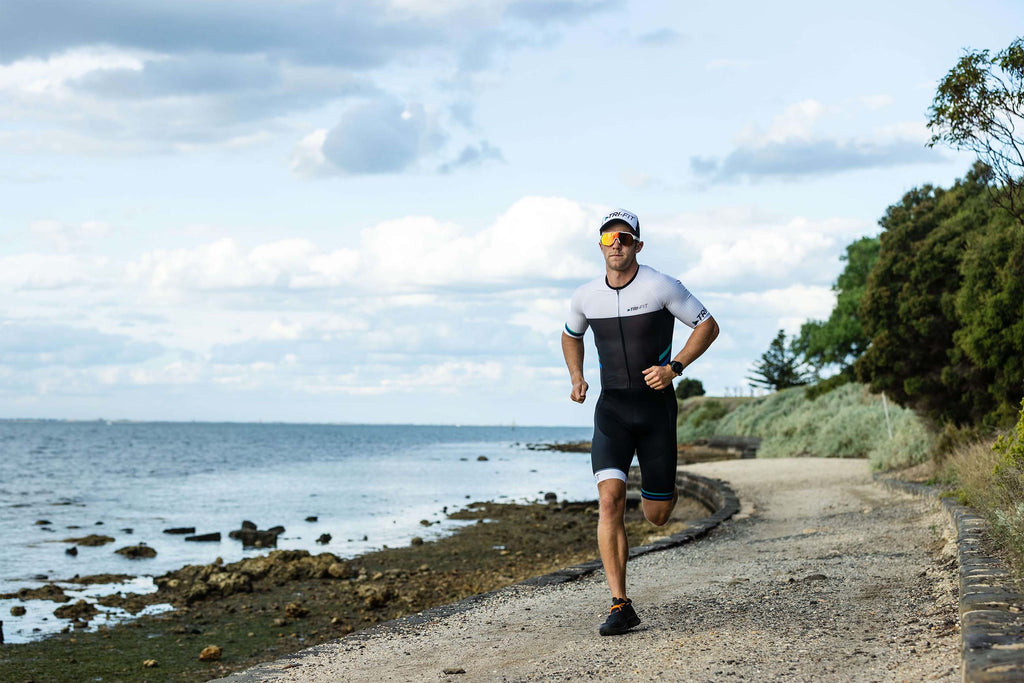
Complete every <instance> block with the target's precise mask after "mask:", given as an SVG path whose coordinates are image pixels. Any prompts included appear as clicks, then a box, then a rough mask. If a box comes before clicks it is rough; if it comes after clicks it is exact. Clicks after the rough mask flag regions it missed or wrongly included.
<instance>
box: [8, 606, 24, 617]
mask: <svg viewBox="0 0 1024 683" xmlns="http://www.w3.org/2000/svg"><path fill="white" fill-rule="evenodd" d="M25 612H26V610H25V606H24V605H15V606H14V607H12V608H11V616H12V617H23V616H25Z"/></svg>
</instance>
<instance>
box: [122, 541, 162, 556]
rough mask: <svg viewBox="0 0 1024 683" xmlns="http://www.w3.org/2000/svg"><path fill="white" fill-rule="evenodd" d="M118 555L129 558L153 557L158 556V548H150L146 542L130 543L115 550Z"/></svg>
mask: <svg viewBox="0 0 1024 683" xmlns="http://www.w3.org/2000/svg"><path fill="white" fill-rule="evenodd" d="M114 552H115V553H117V554H118V555H123V556H124V557H127V558H128V559H129V560H145V559H149V558H152V557H156V549H154V548H150V547H149V546H148V545H146V544H145V543H140V544H139V545H128V546H125V547H123V548H118V549H117V550H115V551H114Z"/></svg>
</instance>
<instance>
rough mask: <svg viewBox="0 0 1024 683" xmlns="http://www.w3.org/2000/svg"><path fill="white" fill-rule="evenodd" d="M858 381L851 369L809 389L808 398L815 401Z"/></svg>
mask: <svg viewBox="0 0 1024 683" xmlns="http://www.w3.org/2000/svg"><path fill="white" fill-rule="evenodd" d="M853 381H856V378H855V377H854V376H853V371H852V370H851V369H850V368H847V369H846V370H844V371H842V372H840V373H839V374H837V375H832V376H831V377H829V378H827V379H823V380H821V381H820V382H818V383H817V384H814V385H812V386H809V387H807V398H808V399H810V400H811V401H813V400H814V399H816V398H818V397H819V396H824V395H825V394H827V393H828V392H830V391H835V390H836V389H838V388H839V387H841V386H843V385H844V384H849V383H850V382H853Z"/></svg>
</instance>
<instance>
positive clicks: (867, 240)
mask: <svg viewBox="0 0 1024 683" xmlns="http://www.w3.org/2000/svg"><path fill="white" fill-rule="evenodd" d="M880 248H881V244H880V242H879V239H878V238H877V237H862V238H861V239H859V240H857V241H856V242H853V243H852V244H850V245H848V246H847V247H846V254H845V255H844V256H843V257H842V260H843V261H845V262H846V266H845V267H844V268H843V272H842V273H841V274H840V275H839V277H838V278H837V279H836V282H835V284H834V285H833V286H832V291H833V292H835V293H836V305H835V308H833V309H832V314H831V315H830V316H829V318H828V320H825V321H821V320H809V321H807V322H806V323H804V324H803V326H802V327H801V328H800V334H799V335H798V336H797V338H796V339H795V340H794V341H793V349H794V350H795V351H796V352H797V353H799V354H801V355H802V356H803V357H804V358H805V359H806V360H807V362H808V363H810V364H811V365H813V366H814V367H815V368H817V369H818V370H819V371H820V370H821V369H822V368H823V367H826V366H838V367H839V370H840V371H843V370H845V369H846V368H848V367H849V366H850V365H851V364H852V363H853V361H855V360H856V359H857V358H859V357H860V356H861V354H863V353H864V350H865V349H866V348H867V346H868V343H869V342H870V341H871V339H870V337H868V335H867V334H866V333H865V331H864V326H863V325H862V324H861V320H860V301H861V299H862V298H863V297H864V290H865V289H866V288H867V282H868V275H869V274H870V273H871V269H872V268H874V265H875V263H877V262H878V253H879V250H880Z"/></svg>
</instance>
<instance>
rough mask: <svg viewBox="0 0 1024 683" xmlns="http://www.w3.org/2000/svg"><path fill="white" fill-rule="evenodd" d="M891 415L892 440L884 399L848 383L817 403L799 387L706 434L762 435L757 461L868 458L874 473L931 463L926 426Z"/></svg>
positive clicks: (910, 416)
mask: <svg viewBox="0 0 1024 683" xmlns="http://www.w3.org/2000/svg"><path fill="white" fill-rule="evenodd" d="M889 410H890V418H891V421H892V429H893V438H892V439H890V438H889V434H888V430H887V429H886V424H885V412H884V410H883V407H882V401H881V397H879V396H877V395H874V394H871V393H869V392H868V390H867V388H866V387H865V386H863V385H860V384H852V383H851V384H846V385H844V386H841V387H839V388H838V389H836V390H834V391H832V392H830V393H828V394H826V395H824V396H821V397H819V398H818V399H817V400H815V401H810V400H808V399H807V397H806V389H804V388H803V387H795V388H790V389H787V390H785V391H780V392H778V393H775V394H772V395H770V396H765V397H761V398H758V399H754V400H753V401H750V402H748V403H745V404H743V405H740V406H739V407H737V408H736V410H734V411H732V412H731V413H729V414H727V415H726V416H725V417H723V418H722V419H721V420H719V421H718V422H717V423H715V424H714V425H711V426H713V432H712V433H710V434H707V435H708V436H711V435H716V434H718V435H740V436H759V437H761V438H762V442H761V447H760V448H759V449H758V457H768V458H770V457H792V456H821V457H842V458H867V459H868V460H869V462H870V466H871V468H872V469H874V470H887V469H893V468H898V467H907V466H910V465H915V464H918V463H921V462H924V461H925V460H927V459H928V456H929V454H930V452H931V446H932V443H933V441H934V437H933V436H932V434H931V433H930V432H929V431H928V429H927V428H926V426H925V424H924V423H923V422H922V421H921V420H920V419H919V418H918V417H917V416H916V415H914V413H913V412H912V411H910V410H907V409H904V408H900V407H898V406H892V405H890V407H889Z"/></svg>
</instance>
